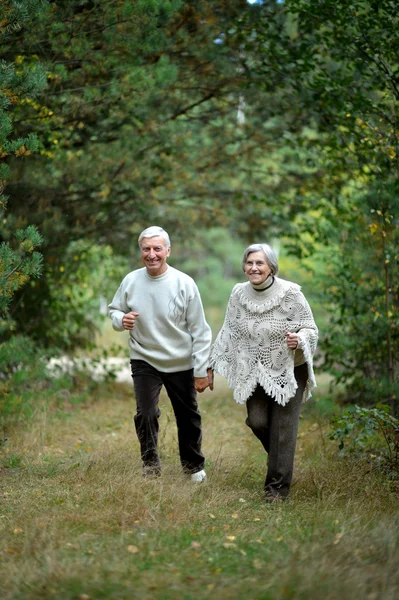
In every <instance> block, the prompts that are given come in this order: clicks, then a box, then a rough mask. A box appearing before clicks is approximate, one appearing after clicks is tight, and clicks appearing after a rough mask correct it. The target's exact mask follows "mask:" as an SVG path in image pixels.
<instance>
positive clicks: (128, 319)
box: [122, 312, 139, 330]
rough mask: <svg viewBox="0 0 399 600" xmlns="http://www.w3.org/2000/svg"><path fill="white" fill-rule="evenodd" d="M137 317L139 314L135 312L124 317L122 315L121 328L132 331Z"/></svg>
mask: <svg viewBox="0 0 399 600" xmlns="http://www.w3.org/2000/svg"><path fill="white" fill-rule="evenodd" d="M138 316H139V313H136V312H129V313H126V315H124V316H123V319H122V325H123V328H124V329H127V330H129V329H134V323H135V321H136V319H137V317H138Z"/></svg>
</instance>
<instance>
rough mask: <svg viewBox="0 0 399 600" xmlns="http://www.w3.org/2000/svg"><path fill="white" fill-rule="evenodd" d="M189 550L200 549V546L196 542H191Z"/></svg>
mask: <svg viewBox="0 0 399 600" xmlns="http://www.w3.org/2000/svg"><path fill="white" fill-rule="evenodd" d="M191 548H201V544H200V543H199V542H196V541H195V540H193V541H192V542H191Z"/></svg>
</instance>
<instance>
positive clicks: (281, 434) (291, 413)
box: [246, 363, 308, 498]
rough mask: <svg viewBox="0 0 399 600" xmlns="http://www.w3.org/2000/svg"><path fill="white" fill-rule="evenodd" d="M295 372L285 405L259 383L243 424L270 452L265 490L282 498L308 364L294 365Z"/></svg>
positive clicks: (289, 473) (289, 478)
mask: <svg viewBox="0 0 399 600" xmlns="http://www.w3.org/2000/svg"><path fill="white" fill-rule="evenodd" d="M294 375H295V379H296V382H297V384H298V388H297V390H296V393H295V396H294V397H293V398H291V399H290V401H289V402H288V404H286V405H285V406H281V405H280V404H278V403H277V402H276V401H275V400H274V399H273V398H272V397H271V396H269V395H268V394H266V392H265V391H264V389H263V388H262V387H261V386H260V385H258V386H257V388H256V389H255V391H254V393H253V394H252V396H250V398H248V400H247V412H248V417H247V419H246V424H247V425H248V427H250V428H251V429H252V431H253V432H254V434H255V435H256V437H257V438H258V439H259V440H260V441H261V442H262V444H263V447H264V449H265V450H266V452H267V453H268V455H269V459H268V468H267V475H266V481H265V493H266V494H267V495H269V496H270V495H272V496H280V497H282V498H285V497H286V496H287V494H288V492H289V489H290V485H291V481H292V475H293V471H294V455H295V448H296V439H297V435H298V425H299V414H300V411H301V404H302V398H303V392H304V390H305V386H306V382H307V379H308V367H307V364H306V363H305V364H304V365H300V366H299V367H295V369H294Z"/></svg>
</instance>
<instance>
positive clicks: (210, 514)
mask: <svg viewBox="0 0 399 600" xmlns="http://www.w3.org/2000/svg"><path fill="white" fill-rule="evenodd" d="M208 517H210V518H211V519H216V517H215V515H213V514H212V513H209V515H208Z"/></svg>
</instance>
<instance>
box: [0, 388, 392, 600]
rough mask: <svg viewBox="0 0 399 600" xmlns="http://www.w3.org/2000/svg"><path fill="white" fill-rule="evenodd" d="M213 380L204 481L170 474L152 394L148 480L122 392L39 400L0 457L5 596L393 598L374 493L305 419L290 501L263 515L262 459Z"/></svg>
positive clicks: (384, 528)
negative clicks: (156, 454)
mask: <svg viewBox="0 0 399 600" xmlns="http://www.w3.org/2000/svg"><path fill="white" fill-rule="evenodd" d="M217 383H218V385H217V389H216V391H215V392H214V394H211V393H209V392H206V393H205V394H203V395H202V396H200V398H199V399H200V406H201V410H202V415H203V422H204V452H205V454H206V457H207V463H206V470H207V473H208V483H207V484H206V485H192V484H191V482H190V481H189V479H188V478H187V477H185V476H184V475H183V473H182V472H181V469H180V465H179V461H178V457H177V439H176V428H175V424H174V419H173V416H172V411H171V408H170V406H169V403H168V401H167V400H166V398H165V397H163V398H162V405H161V409H162V417H161V439H160V450H161V456H162V462H163V473H162V476H161V477H160V478H159V479H155V480H148V479H144V478H143V477H142V475H141V464H140V461H139V458H138V456H139V449H138V443H137V440H136V438H135V434H134V426H133V420H132V419H133V412H134V402H133V399H132V397H131V390H130V388H124V387H118V386H114V387H109V388H103V389H102V391H101V393H96V396H95V397H93V398H91V399H90V401H89V402H88V403H86V404H85V405H74V404H73V403H71V402H70V401H68V402H67V403H65V402H64V404H63V405H62V406H60V403H59V402H58V403H57V402H55V403H54V405H48V406H47V407H45V406H40V404H39V403H38V408H37V411H36V414H35V418H34V419H32V421H31V422H30V423H26V424H25V425H24V426H19V427H16V428H15V429H14V430H13V431H11V432H10V435H9V442H8V447H7V448H3V456H2V460H3V464H6V465H8V466H7V468H3V469H2V470H1V472H0V475H1V485H2V490H1V495H2V505H3V513H2V515H1V519H0V527H1V539H0V552H1V554H0V560H1V569H2V573H3V574H4V575H3V577H2V580H3V587H4V590H5V592H4V594H3V597H4V598H5V599H7V600H11V599H13V600H14V599H17V598H18V599H20V598H23V599H39V598H40V599H43V598H44V599H47V598H49V599H50V598H56V599H71V600H72V599H79V598H81V599H82V600H83V599H85V600H87V599H88V598H90V599H93V600H94V599H100V598H111V599H112V600H114V599H121V600H122V599H126V600H127V599H129V600H130V599H132V598H140V599H151V600H153V599H174V598H185V599H190V600H191V599H194V598H195V599H196V600H197V599H198V600H201V599H206V598H217V599H224V598H226V599H229V598H231V599H237V600H238V599H241V598H255V599H259V600H268V599H273V600H276V599H277V600H278V599H280V598H281V599H286V598H287V599H288V598H295V599H304V600H305V599H306V600H309V599H310V600H313V599H319V598H321V597H323V598H326V599H328V600H329V599H335V598H344V599H348V600H349V599H350V600H352V599H353V598H366V599H367V598H369V599H370V600H373V599H377V598H384V600H393V599H394V598H395V597H397V592H398V585H399V579H398V570H397V564H398V558H399V553H398V531H399V515H398V510H397V508H398V504H397V497H396V496H395V494H394V492H393V491H392V489H391V488H390V487H389V485H388V483H387V482H386V481H385V480H384V479H383V478H382V477H381V476H379V475H378V473H376V472H375V471H373V470H372V469H370V465H367V463H365V462H363V463H357V464H354V463H351V462H344V461H342V460H341V459H338V458H337V455H336V453H335V447H334V445H333V444H332V443H331V442H329V441H327V440H326V439H325V438H324V437H323V428H321V429H320V427H321V424H320V423H317V422H313V420H309V418H305V419H303V420H302V421H301V435H300V438H299V448H298V453H297V461H296V471H295V484H294V486H293V489H292V495H291V497H290V500H289V501H287V502H286V503H285V504H283V505H278V506H268V505H264V504H263V502H262V493H261V492H262V485H263V480H264V476H265V462H266V461H265V456H264V454H263V452H262V450H261V448H260V444H259V443H258V441H257V440H256V439H255V438H254V436H253V435H252V434H251V432H250V430H249V429H248V428H247V427H246V426H245V425H244V418H245V409H244V408H243V407H242V406H238V405H236V404H235V403H234V402H233V400H232V399H231V393H230V392H229V391H228V390H227V389H226V388H225V387H224V386H223V384H222V383H221V381H218V382H217ZM10 456H14V457H17V458H19V463H18V461H16V462H15V464H16V465H17V466H14V467H12V466H11V463H10V460H9V459H10Z"/></svg>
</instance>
